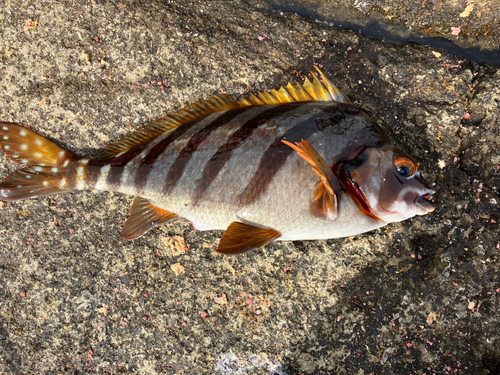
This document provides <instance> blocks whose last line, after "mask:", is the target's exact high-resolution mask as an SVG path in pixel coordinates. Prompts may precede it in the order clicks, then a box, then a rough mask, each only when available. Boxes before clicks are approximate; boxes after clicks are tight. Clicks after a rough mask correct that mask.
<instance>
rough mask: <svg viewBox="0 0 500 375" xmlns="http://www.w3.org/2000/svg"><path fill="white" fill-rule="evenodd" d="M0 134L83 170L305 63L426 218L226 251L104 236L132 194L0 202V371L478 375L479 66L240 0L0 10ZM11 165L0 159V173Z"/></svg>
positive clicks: (495, 173)
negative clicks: (422, 189) (200, 104)
mask: <svg viewBox="0 0 500 375" xmlns="http://www.w3.org/2000/svg"><path fill="white" fill-rule="evenodd" d="M1 6H2V12H1V13H0V71H1V74H0V103H1V105H0V119H1V120H2V121H12V122H17V123H20V124H23V125H25V126H27V127H31V128H32V129H35V130H36V131H38V132H40V133H42V134H44V135H46V136H48V137H49V138H51V139H54V140H56V141H57V142H58V143H59V144H61V145H64V146H66V147H68V148H69V149H70V150H72V151H74V152H76V153H79V154H81V155H86V156H96V155H97V154H98V153H99V150H100V149H102V148H103V147H104V146H105V145H106V144H108V143H109V142H111V141H113V140H116V139H119V138H120V137H122V136H124V135H125V134H128V133H129V132H130V131H131V130H132V129H136V128H140V127H143V126H145V125H146V124H147V123H148V122H149V121H152V120H154V119H156V118H159V117H161V116H162V115H164V114H166V113H167V112H169V111H173V110H175V109H178V108H181V107H182V106H184V105H187V104H189V103H191V102H193V101H195V100H197V99H204V98H208V97H209V96H210V95H212V94H215V93H221V92H227V93H231V94H235V95H238V94H242V93H244V92H248V91H251V92H254V91H257V90H266V89H273V88H278V87H279V86H280V85H283V84H286V83H287V82H288V81H300V80H301V78H302V77H303V74H307V72H308V71H309V70H310V69H311V68H312V66H313V64H315V63H316V64H321V66H323V67H324V70H325V72H326V73H327V74H329V75H330V76H331V77H332V78H333V80H334V81H335V82H336V83H338V86H339V88H340V89H341V90H342V91H343V92H344V93H346V94H347V95H348V96H349V97H350V98H351V99H352V100H353V101H355V103H356V104H358V105H360V106H361V107H362V108H364V109H366V110H367V111H369V112H370V113H371V114H372V115H373V116H374V117H376V118H378V119H380V121H381V122H382V123H384V124H385V125H386V126H387V127H388V128H389V129H390V132H391V134H392V136H393V138H394V140H395V141H396V143H397V144H398V145H399V146H400V147H401V148H402V149H404V150H406V151H408V152H409V153H410V154H412V155H414V156H416V157H418V158H420V159H421V160H422V161H423V163H422V167H421V169H422V170H423V173H424V175H425V177H426V179H427V180H428V181H430V183H431V185H433V186H434V188H435V189H436V190H437V194H436V197H435V198H436V207H437V209H436V211H435V212H434V213H433V214H431V215H427V216H424V217H417V218H414V219H411V220H409V221H406V222H403V223H400V224H395V225H390V226H388V227H386V228H383V229H382V230H379V231H375V232H372V233H369V234H366V235H361V236H357V237H354V238H348V239H340V240H329V241H310V242H293V243H292V242H278V243H275V244H272V245H270V246H267V247H266V248H265V249H264V250H260V251H256V252H254V253H251V254H249V255H246V256H239V257H223V256H220V255H217V254H215V252H214V250H215V247H216V244H217V241H218V238H220V236H221V233H220V232H198V231H196V230H194V229H192V228H191V226H190V224H189V223H187V222H176V223H173V224H169V225H165V226H163V227H161V228H160V229H158V230H155V231H154V232H152V233H149V234H148V235H146V236H144V237H143V238H141V239H139V240H136V241H132V242H124V241H121V240H120V239H119V238H118V235H119V232H120V230H121V227H122V226H123V221H124V220H126V218H127V216H128V210H129V205H130V202H131V199H132V197H128V196H122V195H120V194H113V193H93V192H80V193H75V194H66V195H58V196H54V197H49V198H43V199H37V200H32V201H24V202H17V203H3V204H2V203H0V265H1V266H0V286H1V287H0V372H2V373H37V372H38V373H42V374H54V373H74V374H82V373H108V374H110V373H111V374H117V373H141V374H155V373H168V374H170V373H172V374H173V373H175V374H263V373H274V374H302V373H304V374H321V373H324V374H370V373H373V374H382V373H386V374H434V373H435V374H455V373H460V374H481V375H482V374H484V375H486V374H498V373H499V371H500V322H499V315H500V276H499V275H500V264H499V259H498V256H499V252H500V250H499V248H500V243H499V241H500V236H499V232H500V224H499V223H500V210H499V203H500V196H499V193H498V189H499V188H500V155H499V149H500V134H499V132H500V131H499V123H498V122H499V118H500V117H499V116H500V110H499V104H498V102H499V100H500V88H499V82H500V70H498V68H494V67H490V66H479V65H475V64H470V63H467V62H462V61H459V60H458V59H457V58H455V57H453V56H450V55H446V54H445V53H441V54H440V53H437V52H436V51H433V50H432V49H430V48H427V47H423V46H418V45H404V46H400V47H394V46H391V45H387V44H381V43H379V42H377V41H374V40H370V39H368V38H365V37H363V36H361V35H359V34H355V33H352V32H338V31H335V30H332V29H329V28H328V27H326V26H324V25H321V24H317V23H313V22H312V21H309V20H304V19H301V18H299V17H297V16H292V15H286V16H284V17H279V16H275V15H273V14H271V13H270V12H268V11H267V10H266V9H262V8H263V6H262V5H261V4H259V3H257V2H256V3H244V2H233V1H213V2H211V1H202V2H170V1H163V2H147V3H146V2H142V1H137V2H132V1H131V2H125V1H124V2H122V3H116V2H102V1H81V2H73V1H57V2H49V1H29V2H28V1H17V0H16V1H14V0H4V1H3V2H2V4H1ZM15 168H16V166H15V165H14V164H13V163H12V162H10V161H9V160H8V159H7V158H6V157H4V156H0V176H1V177H4V176H6V175H7V174H8V173H9V172H10V171H12V170H14V169H15Z"/></svg>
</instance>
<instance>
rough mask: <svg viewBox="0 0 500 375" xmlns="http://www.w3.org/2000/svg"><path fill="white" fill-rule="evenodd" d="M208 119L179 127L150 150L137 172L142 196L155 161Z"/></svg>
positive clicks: (136, 182)
mask: <svg viewBox="0 0 500 375" xmlns="http://www.w3.org/2000/svg"><path fill="white" fill-rule="evenodd" d="M205 118H206V117H201V118H198V119H196V120H193V121H191V122H188V123H186V124H183V125H181V126H179V127H178V128H176V129H174V130H173V131H172V132H171V133H170V134H169V135H168V136H167V137H166V138H165V139H164V140H162V141H161V142H160V143H158V144H157V145H155V146H154V147H153V148H151V150H149V152H148V154H147V155H146V156H145V157H144V159H142V161H141V165H140V166H139V169H138V170H137V173H136V175H135V179H134V184H135V188H136V189H137V193H138V194H141V193H143V192H144V189H145V188H146V184H147V182H148V176H149V173H150V172H151V170H152V169H153V165H154V163H155V161H156V160H157V159H158V158H159V157H160V155H161V154H162V153H163V152H164V151H165V150H166V149H167V148H168V146H170V144H171V143H172V142H173V141H174V140H176V139H177V138H179V137H181V136H183V135H184V134H185V133H186V132H187V131H188V130H189V129H191V128H192V127H193V126H195V125H196V124H197V123H199V122H200V121H201V120H203V119H205Z"/></svg>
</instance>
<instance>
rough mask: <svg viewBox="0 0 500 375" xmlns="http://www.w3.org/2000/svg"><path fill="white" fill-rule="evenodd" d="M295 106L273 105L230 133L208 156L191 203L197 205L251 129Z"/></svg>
mask: <svg viewBox="0 0 500 375" xmlns="http://www.w3.org/2000/svg"><path fill="white" fill-rule="evenodd" d="M296 108H297V106H296V105H294V106H288V105H282V106H278V107H273V108H271V109H269V110H267V111H264V112H262V113H259V114H258V115H256V116H255V117H254V118H252V119H250V120H248V121H247V122H246V123H245V124H243V126H242V127H241V128H239V129H238V130H237V131H236V132H234V133H233V135H231V136H230V137H229V138H228V140H227V141H226V143H225V144H223V145H222V146H221V147H219V149H218V150H217V152H216V153H215V154H214V155H213V156H212V157H211V158H210V160H209V161H208V163H207V164H206V165H205V168H204V170H203V174H202V177H201V179H200V180H199V182H198V189H197V192H196V195H195V197H194V201H193V204H194V205H197V204H198V202H199V201H200V200H201V199H202V198H203V195H204V194H205V192H206V191H207V190H208V188H209V187H210V185H211V184H212V182H213V181H214V180H215V179H216V178H217V176H218V175H219V173H220V171H221V170H222V168H224V166H225V165H226V163H227V162H228V161H229V159H230V158H231V155H232V154H233V151H234V150H236V149H237V148H238V147H239V146H240V145H241V144H242V143H243V142H244V141H245V140H246V139H247V138H249V137H250V136H251V135H252V133H253V131H254V130H255V129H257V128H258V127H259V126H261V125H262V124H265V123H266V122H268V121H269V120H272V119H273V118H276V117H278V116H281V115H283V114H285V113H286V112H289V111H291V110H292V109H296Z"/></svg>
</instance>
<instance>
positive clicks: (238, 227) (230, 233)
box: [217, 221, 281, 255]
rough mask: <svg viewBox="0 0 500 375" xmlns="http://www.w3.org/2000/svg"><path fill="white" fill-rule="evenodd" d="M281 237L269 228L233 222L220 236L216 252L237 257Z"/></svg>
mask: <svg viewBox="0 0 500 375" xmlns="http://www.w3.org/2000/svg"><path fill="white" fill-rule="evenodd" d="M279 237H281V233H280V232H278V231H276V230H274V229H269V228H258V227H256V226H253V225H250V224H245V223H240V222H237V221H233V222H232V223H231V225H229V227H228V228H227V230H226V232H225V233H224V235H223V236H222V238H221V240H220V243H219V246H218V247H217V252H218V253H219V254H225V255H238V254H243V253H246V252H248V251H251V250H255V249H258V248H259V247H262V246H265V245H267V244H268V243H269V242H271V241H274V240H275V239H277V238H279Z"/></svg>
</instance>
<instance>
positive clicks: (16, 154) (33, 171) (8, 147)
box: [0, 123, 80, 201]
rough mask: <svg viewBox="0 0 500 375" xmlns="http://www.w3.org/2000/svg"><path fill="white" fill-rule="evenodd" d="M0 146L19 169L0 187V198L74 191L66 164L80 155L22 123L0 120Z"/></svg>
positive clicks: (31, 196)
mask: <svg viewBox="0 0 500 375" xmlns="http://www.w3.org/2000/svg"><path fill="white" fill-rule="evenodd" d="M0 148H1V149H2V151H3V152H4V153H5V155H7V156H8V157H9V159H11V160H13V161H14V162H16V163H18V164H20V165H21V166H22V167H23V168H21V169H18V170H17V171H15V172H13V173H12V174H10V175H9V176H8V177H7V178H5V179H4V180H3V181H2V184H1V186H0V200H3V201H16V200H20V199H27V198H36V197H40V196H45V195H51V194H57V193H62V192H68V191H73V190H75V187H74V186H71V184H69V183H68V181H67V176H66V170H67V169H66V167H67V166H68V165H69V164H73V163H75V162H77V161H78V160H79V159H80V158H79V157H77V156H76V155H74V154H73V153H71V152H69V151H67V150H65V149H63V148H62V147H59V146H58V145H56V144H55V143H53V142H51V141H49V140H48V139H46V138H44V137H42V136H41V135H38V134H36V133H35V132H33V131H31V130H29V129H26V128H24V127H22V126H19V125H15V124H10V123H0Z"/></svg>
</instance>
